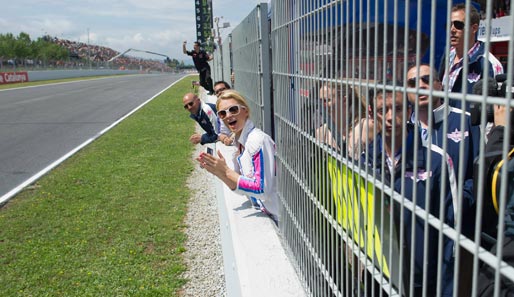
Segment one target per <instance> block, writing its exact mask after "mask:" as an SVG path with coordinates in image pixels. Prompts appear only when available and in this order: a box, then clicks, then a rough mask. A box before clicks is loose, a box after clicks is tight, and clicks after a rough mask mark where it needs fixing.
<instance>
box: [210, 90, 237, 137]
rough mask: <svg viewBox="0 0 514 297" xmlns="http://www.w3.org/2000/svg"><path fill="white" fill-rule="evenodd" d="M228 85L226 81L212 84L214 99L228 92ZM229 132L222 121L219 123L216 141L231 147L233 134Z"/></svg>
mask: <svg viewBox="0 0 514 297" xmlns="http://www.w3.org/2000/svg"><path fill="white" fill-rule="evenodd" d="M230 89H231V88H230V85H229V84H228V83H227V82H226V81H222V80H220V81H217V82H215V83H214V94H215V95H216V97H219V96H221V94H223V91H225V90H230ZM231 134H232V133H231V132H230V129H229V128H227V126H226V125H225V123H223V121H220V133H219V135H218V140H219V141H221V142H222V143H223V144H225V145H232V144H233V142H234V137H233V134H232V135H231Z"/></svg>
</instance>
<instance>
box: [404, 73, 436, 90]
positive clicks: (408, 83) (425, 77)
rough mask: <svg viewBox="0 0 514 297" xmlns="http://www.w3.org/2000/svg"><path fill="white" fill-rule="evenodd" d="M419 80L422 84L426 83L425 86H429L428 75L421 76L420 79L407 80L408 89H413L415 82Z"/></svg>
mask: <svg viewBox="0 0 514 297" xmlns="http://www.w3.org/2000/svg"><path fill="white" fill-rule="evenodd" d="M419 79H420V80H421V81H422V82H424V83H426V84H430V75H429V74H427V75H423V76H420V77H413V78H409V79H408V80H407V85H408V86H409V87H410V88H414V87H415V86H416V82H417V81H418V80H419Z"/></svg>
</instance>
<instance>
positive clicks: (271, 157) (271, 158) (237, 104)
mask: <svg viewBox="0 0 514 297" xmlns="http://www.w3.org/2000/svg"><path fill="white" fill-rule="evenodd" d="M216 109H217V110H218V117H219V119H220V120H222V121H223V122H224V123H225V125H226V126H227V127H228V128H229V129H230V131H232V133H233V134H234V135H235V145H236V146H238V148H239V156H237V162H238V163H239V168H240V169H239V172H236V171H234V170H232V169H230V168H229V167H228V166H227V163H226V162H225V159H224V158H223V155H222V154H221V153H220V152H218V155H217V156H214V155H209V154H206V153H202V154H200V156H199V157H198V158H197V161H198V162H200V164H201V165H202V166H203V168H205V169H206V170H207V171H209V172H210V173H212V174H214V175H215V176H217V177H218V178H219V179H220V180H221V181H223V182H224V183H225V184H226V185H227V186H228V187H229V188H230V189H231V190H233V191H235V192H237V193H239V194H242V195H247V196H248V197H250V199H251V200H252V203H253V204H254V205H255V204H257V205H258V206H259V208H260V210H261V211H262V212H264V213H266V214H267V215H269V216H270V217H271V218H272V219H273V220H274V221H275V222H278V201H277V199H278V197H277V192H276V174H275V142H274V141H273V140H272V139H271V137H270V136H269V135H267V134H266V133H264V132H263V131H262V130H260V129H259V128H257V127H255V125H254V124H253V122H252V121H251V120H250V108H249V106H248V103H247V102H246V99H245V98H244V97H243V96H242V95H241V94H239V93H238V92H236V91H234V90H225V91H224V92H223V93H222V94H221V95H220V96H219V97H218V101H217V103H216Z"/></svg>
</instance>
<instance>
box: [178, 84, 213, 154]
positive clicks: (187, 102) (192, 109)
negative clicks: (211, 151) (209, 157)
mask: <svg viewBox="0 0 514 297" xmlns="http://www.w3.org/2000/svg"><path fill="white" fill-rule="evenodd" d="M182 102H183V103H184V109H186V110H187V111H189V113H190V115H189V117H190V118H191V119H193V120H195V121H196V122H197V123H198V124H199V125H200V127H202V129H203V130H204V131H205V133H203V134H199V133H194V134H193V135H191V137H190V138H189V141H190V142H191V143H192V144H198V143H200V144H202V145H203V144H206V143H215V142H216V141H217V140H218V131H219V126H220V124H219V119H218V117H217V115H216V106H215V105H214V104H211V103H205V102H203V101H202V100H201V99H200V98H199V97H198V96H197V95H195V94H193V93H187V94H185V95H184V98H183V99H182Z"/></svg>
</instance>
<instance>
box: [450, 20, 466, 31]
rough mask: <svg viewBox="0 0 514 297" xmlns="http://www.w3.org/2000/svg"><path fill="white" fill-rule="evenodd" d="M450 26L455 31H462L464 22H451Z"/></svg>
mask: <svg viewBox="0 0 514 297" xmlns="http://www.w3.org/2000/svg"><path fill="white" fill-rule="evenodd" d="M452 25H453V26H454V27H455V29H457V30H462V29H464V22H461V21H453V22H452Z"/></svg>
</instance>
